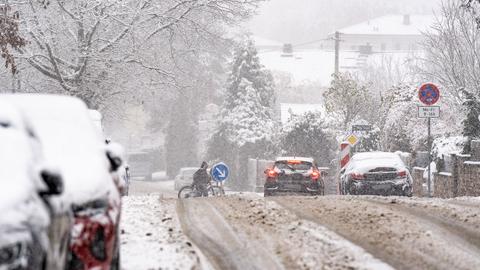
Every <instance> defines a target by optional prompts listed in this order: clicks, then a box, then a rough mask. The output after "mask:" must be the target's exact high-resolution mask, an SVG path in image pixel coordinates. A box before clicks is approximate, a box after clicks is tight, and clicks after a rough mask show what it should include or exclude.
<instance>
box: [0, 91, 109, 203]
mask: <svg viewBox="0 0 480 270" xmlns="http://www.w3.org/2000/svg"><path fill="white" fill-rule="evenodd" d="M0 100H6V101H8V102H12V103H14V104H15V105H16V106H18V107H19V108H20V109H21V110H22V112H23V113H24V114H25V115H26V117H28V118H29V120H30V122H31V124H32V126H33V128H34V129H35V131H36V132H37V135H38V137H39V139H40V141H41V143H42V146H43V150H44V154H45V159H46V161H47V162H48V163H49V164H54V165H55V166H58V167H59V170H60V172H61V173H62V175H63V177H64V182H65V192H64V194H63V195H62V197H64V199H65V200H66V201H67V202H71V203H75V204H81V203H85V202H88V201H90V200H93V199H98V198H105V197H107V196H113V198H115V197H117V195H118V191H117V189H116V187H115V185H114V183H113V180H112V177H111V175H110V173H109V164H108V160H107V158H106V154H105V143H104V140H103V138H102V136H101V134H100V132H99V131H98V129H97V128H95V127H94V124H93V123H92V121H91V118H90V116H89V114H88V110H87V107H86V105H85V104H84V103H83V102H82V101H81V100H79V99H77V98H73V97H67V96H56V95H40V94H20V95H1V96H0Z"/></svg>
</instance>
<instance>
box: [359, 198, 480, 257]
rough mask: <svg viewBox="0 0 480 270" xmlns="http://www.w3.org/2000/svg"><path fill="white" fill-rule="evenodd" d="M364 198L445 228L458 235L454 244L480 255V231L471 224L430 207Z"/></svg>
mask: <svg viewBox="0 0 480 270" xmlns="http://www.w3.org/2000/svg"><path fill="white" fill-rule="evenodd" d="M362 199H363V198H362ZM364 200H365V201H367V202H370V203H375V204H378V205H381V206H383V207H388V208H390V209H391V210H394V211H401V212H404V213H406V214H409V215H412V216H414V217H415V218H416V219H419V220H423V222H426V223H429V224H430V226H432V227H437V229H440V230H444V231H446V232H448V233H449V234H452V235H453V236H456V237H454V238H456V239H455V240H456V241H454V242H453V243H452V244H457V245H462V246H463V247H464V248H465V250H468V251H472V255H475V256H480V232H479V231H478V230H477V229H472V228H470V227H469V226H465V225H464V224H462V223H460V222H458V221H457V220H454V219H451V218H447V217H445V216H437V215H436V214H435V212H434V211H432V210H431V209H428V208H423V207H419V208H415V207H412V206H410V205H408V204H404V203H402V204H399V203H397V202H396V200H395V199H392V200H390V202H388V201H385V200H384V199H383V198H382V199H374V198H365V199H364ZM392 202H394V203H392ZM429 210H430V211H429ZM458 238H461V239H458Z"/></svg>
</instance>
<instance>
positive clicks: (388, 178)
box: [339, 152, 413, 196]
mask: <svg viewBox="0 0 480 270" xmlns="http://www.w3.org/2000/svg"><path fill="white" fill-rule="evenodd" d="M412 183H413V181H412V176H411V175H410V171H409V170H408V168H407V166H405V163H403V161H402V159H401V158H400V157H399V156H398V155H397V154H395V153H387V152H369V153H358V154H355V155H354V156H353V157H352V159H351V161H350V163H349V164H348V165H347V167H346V168H344V169H343V170H342V171H341V172H340V180H339V191H340V194H343V195H346V194H351V195H383V196H386V195H398V196H412Z"/></svg>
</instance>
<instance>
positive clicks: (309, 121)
mask: <svg viewBox="0 0 480 270" xmlns="http://www.w3.org/2000/svg"><path fill="white" fill-rule="evenodd" d="M280 145H281V147H282V152H283V154H284V155H286V156H303V157H313V158H314V159H315V160H316V161H317V163H318V165H319V166H329V165H330V161H331V160H332V159H333V158H334V155H335V150H336V148H337V144H336V141H335V139H334V136H332V135H331V134H330V132H329V131H328V130H327V128H326V124H325V123H324V121H323V118H322V115H321V114H320V113H319V112H308V113H305V114H303V115H293V116H292V117H291V118H290V120H289V122H288V123H287V125H286V127H285V128H284V129H283V132H282V135H281V143H280Z"/></svg>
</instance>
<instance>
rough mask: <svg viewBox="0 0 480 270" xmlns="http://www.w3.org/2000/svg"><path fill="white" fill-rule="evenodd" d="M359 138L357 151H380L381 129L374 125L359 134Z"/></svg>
mask: <svg viewBox="0 0 480 270" xmlns="http://www.w3.org/2000/svg"><path fill="white" fill-rule="evenodd" d="M357 137H358V138H359V142H358V144H357V145H356V146H355V151H357V152H372V151H380V150H381V149H380V129H379V128H378V127H376V126H375V127H374V128H373V129H372V130H370V131H365V132H362V134H358V136H357Z"/></svg>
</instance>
